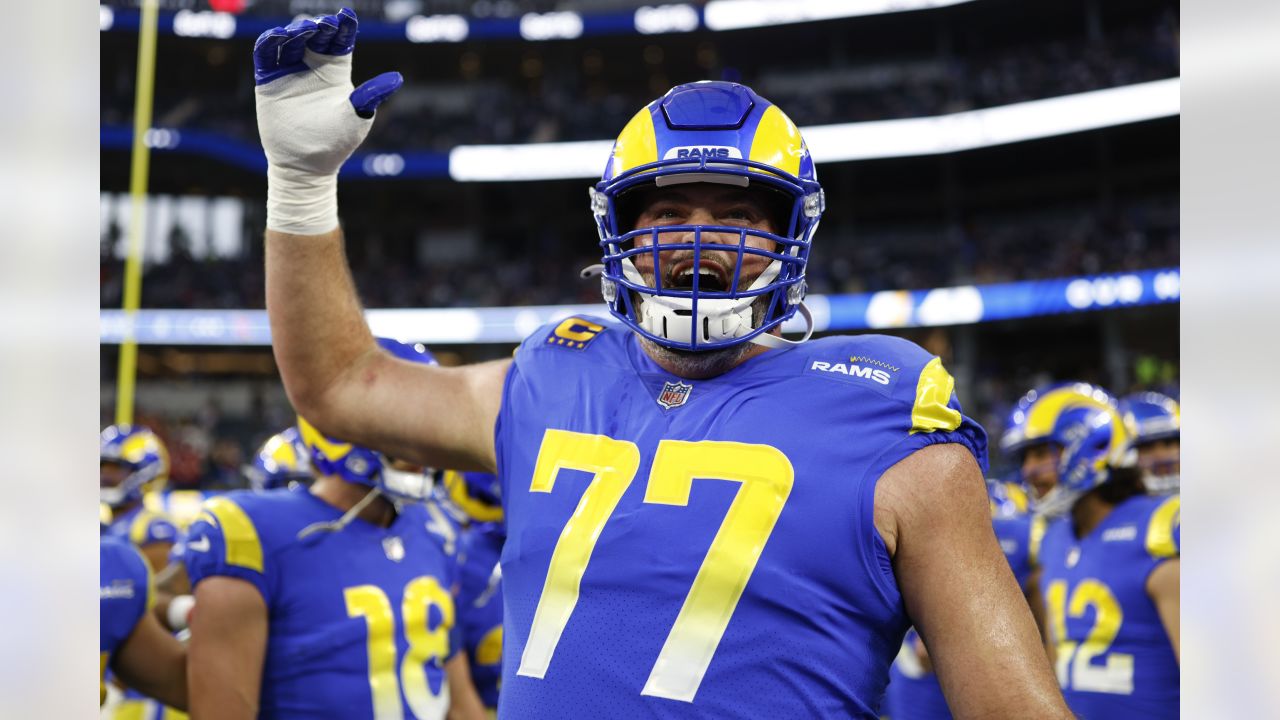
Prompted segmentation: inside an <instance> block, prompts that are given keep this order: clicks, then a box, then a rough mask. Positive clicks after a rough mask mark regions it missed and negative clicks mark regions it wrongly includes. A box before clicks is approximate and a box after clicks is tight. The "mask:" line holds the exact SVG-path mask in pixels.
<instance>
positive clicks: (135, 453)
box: [99, 425, 177, 571]
mask: <svg viewBox="0 0 1280 720" xmlns="http://www.w3.org/2000/svg"><path fill="white" fill-rule="evenodd" d="M100 446H101V452H100V454H99V457H100V462H99V469H100V475H101V477H100V478H99V480H100V487H99V493H100V497H101V502H102V505H104V506H106V507H107V508H109V509H110V511H111V512H110V521H109V522H108V524H106V525H105V526H104V528H103V534H104V535H107V536H109V537H115V538H121V539H124V540H127V541H129V542H131V543H133V544H134V545H136V546H137V547H138V548H139V549H141V550H142V554H143V555H144V556H146V558H147V562H149V563H150V564H151V569H152V570H153V571H159V570H160V569H162V568H163V567H164V566H165V565H166V564H168V562H169V551H170V549H171V548H172V547H173V543H174V541H175V539H176V537H177V528H176V527H175V526H174V524H173V522H172V521H171V520H170V519H169V518H168V517H167V516H166V515H165V514H164V513H163V512H160V511H158V510H157V509H155V508H152V507H147V504H146V503H145V502H144V496H146V495H147V494H149V493H154V492H157V491H159V490H161V489H162V488H163V487H164V484H165V481H166V480H167V479H168V477H169V452H168V450H166V449H165V446H164V442H163V441H162V440H160V437H159V436H158V435H156V434H155V433H154V432H152V431H151V430H149V429H147V428H145V427H142V426H139V425H112V426H110V427H108V428H107V429H105V430H103V431H102V437H101V443H100Z"/></svg>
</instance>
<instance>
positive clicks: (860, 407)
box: [255, 11, 1067, 718]
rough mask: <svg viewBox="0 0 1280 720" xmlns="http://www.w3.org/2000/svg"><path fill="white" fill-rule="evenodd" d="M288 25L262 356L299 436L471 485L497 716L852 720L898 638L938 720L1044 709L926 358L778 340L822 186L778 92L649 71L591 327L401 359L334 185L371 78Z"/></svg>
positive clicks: (884, 344)
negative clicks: (494, 592)
mask: <svg viewBox="0 0 1280 720" xmlns="http://www.w3.org/2000/svg"><path fill="white" fill-rule="evenodd" d="M338 22H340V23H343V22H353V16H352V15H351V14H349V12H348V11H343V12H342V13H341V14H340V17H339V20H338ZM318 32H319V31H318V30H316V28H315V24H314V23H313V24H312V25H310V26H308V25H307V24H306V23H298V24H295V25H294V26H292V27H291V28H282V29H280V30H279V31H278V41H273V40H272V39H271V36H270V34H268V36H265V38H266V39H264V40H263V41H261V45H260V47H259V51H258V52H256V53H255V61H256V68H257V71H258V76H259V82H260V84H259V86H258V91H257V99H258V124H259V129H260V132H261V137H262V141H263V147H264V149H265V151H266V154H267V157H268V160H269V163H270V170H269V172H268V177H269V181H268V190H267V308H268V312H269V314H270V318H271V331H272V338H273V340H274V350H275V353H276V358H277V360H278V361H279V365H280V369H281V374H282V376H283V379H284V382H285V387H286V389H287V390H288V392H289V395H290V397H291V399H292V400H293V402H294V405H295V407H297V408H298V409H299V411H300V412H301V413H302V414H303V415H305V416H306V417H307V418H309V419H312V420H314V421H315V422H316V426H317V427H320V428H323V429H324V430H325V432H328V433H331V434H335V435H338V436H340V437H350V438H352V439H353V440H354V441H356V442H359V443H361V444H364V445H367V446H369V447H374V448H378V449H380V450H382V451H384V452H387V453H390V454H392V455H394V456H396V457H405V458H410V459H413V460H415V461H417V462H422V463H426V464H430V465H434V466H437V467H451V468H457V469H459V470H478V471H487V472H497V473H498V474H499V482H500V488H501V492H500V493H499V494H500V495H501V498H502V502H503V505H504V513H505V518H506V530H507V540H506V543H505V544H504V545H503V550H502V556H501V573H502V583H503V602H504V604H505V614H504V622H503V652H502V657H503V663H502V666H503V667H502V690H501V695H500V698H499V707H498V713H499V715H500V716H502V717H506V718H535V717H546V718H605V717H611V718H616V717H625V718H632V717H673V718H685V717H698V718H792V717H824V718H825V717H857V718H874V717H877V711H878V707H879V704H880V699H881V697H882V696H883V694H884V687H885V683H886V681H887V677H888V668H889V663H890V661H891V660H892V659H893V657H894V655H895V654H896V653H897V651H898V647H899V644H900V642H901V640H902V636H903V633H904V632H905V630H906V628H907V626H908V625H909V624H914V625H915V626H916V627H917V628H919V630H920V633H921V635H922V636H924V637H925V639H926V641H927V642H928V644H929V647H930V650H931V651H932V652H933V654H934V656H935V659H934V664H935V666H936V667H937V669H938V676H939V679H940V681H941V683H942V687H943V690H944V691H945V692H946V693H947V699H948V702H949V703H951V705H952V707H953V708H954V709H955V711H956V714H957V715H958V716H960V717H1035V718H1061V717H1066V716H1067V710H1066V706H1065V705H1064V704H1063V702H1062V698H1061V695H1060V693H1059V691H1058V689H1057V687H1056V686H1055V685H1054V683H1053V676H1052V671H1051V668H1050V667H1049V664H1048V662H1047V660H1046V659H1045V657H1044V654H1043V652H1042V650H1041V646H1040V644H1039V641H1038V638H1037V635H1036V630H1035V624H1034V621H1033V619H1032V616H1031V612H1030V610H1029V609H1028V607H1027V605H1026V603H1025V602H1024V601H1023V599H1022V596H1021V593H1020V592H1019V590H1018V587H1017V583H1016V582H1015V581H1014V579H1013V576H1012V574H1011V573H1010V572H1009V570H1008V567H1007V563H1006V562H1005V560H1004V556H1003V554H1002V553H1001V552H1000V548H999V546H998V545H997V543H996V539H995V537H994V535H993V533H992V531H991V522H990V516H989V510H988V505H987V494H986V490H985V484H984V482H983V477H982V471H981V469H980V468H981V463H982V462H985V459H986V435H985V433H984V432H983V431H982V428H980V427H979V426H978V425H977V424H975V423H974V422H973V421H972V420H969V419H968V418H966V417H964V416H963V415H962V413H961V411H960V408H959V403H958V402H957V400H956V396H955V394H954V392H953V381H952V378H951V376H950V375H949V374H948V373H947V371H946V370H945V369H944V368H943V366H942V364H941V362H940V360H939V359H938V358H935V357H932V356H930V355H929V354H928V353H926V352H925V351H924V350H922V349H921V348H919V347H917V346H915V345H913V344H911V343H909V342H906V341H904V340H900V339H897V338H890V337H880V336H867V337H833V338H825V339H822V340H817V341H814V342H808V343H796V342H791V341H787V340H784V339H783V338H782V337H781V333H780V327H781V325H782V323H783V322H785V321H786V320H788V319H790V318H791V317H792V316H794V315H796V314H797V313H798V314H800V315H801V316H802V317H804V318H805V319H806V320H808V313H807V311H805V310H803V304H802V301H803V298H804V290H805V284H804V283H805V268H806V266H807V264H808V262H809V249H810V245H811V243H812V241H813V237H814V232H815V230H816V229H817V226H818V220H819V218H820V217H821V215H822V213H823V212H824V209H825V200H824V196H823V192H822V188H821V186H820V185H819V184H818V181H817V175H816V173H815V171H814V166H813V161H812V158H811V157H810V156H809V152H808V149H807V147H806V146H805V144H804V141H803V140H802V139H801V137H800V133H799V131H798V130H797V128H796V126H795V125H794V124H793V123H792V122H791V120H789V119H788V118H787V116H786V115H785V114H784V113H783V112H782V111H781V110H780V109H779V108H777V107H776V106H774V105H773V104H772V103H770V102H769V101H768V100H766V99H764V98H762V97H760V96H759V95H757V94H756V93H755V92H753V91H752V90H751V89H750V88H747V87H744V86H742V85H737V84H734V83H727V82H700V83H692V84H688V85H681V86H677V87H675V88H673V89H672V90H671V91H670V92H668V93H667V94H666V95H665V96H663V97H662V98H659V99H658V100H655V101H654V102H652V103H650V104H649V105H648V106H646V107H644V108H642V109H640V111H639V112H638V113H637V114H636V115H635V117H634V118H633V119H632V120H631V121H630V122H629V123H628V125H627V126H626V128H624V129H623V131H622V133H621V135H619V137H618V140H617V142H616V143H615V145H614V148H613V152H612V153H611V154H610V157H608V158H601V160H602V164H604V162H605V161H606V160H607V165H606V167H607V170H606V171H605V174H604V177H603V178H602V179H601V181H600V182H599V183H597V184H596V185H595V186H594V187H593V188H591V206H590V207H591V215H590V217H591V218H592V219H593V220H594V222H595V225H596V229H597V231H598V232H597V235H598V237H597V241H598V245H597V246H598V247H599V248H600V249H601V251H602V258H601V260H602V262H601V265H600V266H598V267H595V268H592V269H591V274H596V275H599V277H600V279H601V283H602V290H603V292H604V298H605V300H606V302H607V303H608V304H609V310H610V312H611V313H612V314H613V316H614V318H615V319H616V320H617V321H618V322H620V323H621V324H622V326H619V325H614V324H612V323H610V322H606V321H604V320H602V319H593V318H585V317H578V318H570V319H568V320H565V321H564V322H559V323H554V324H552V325H549V326H547V327H544V328H542V329H541V330H538V331H536V332H534V333H533V334H532V335H531V336H529V338H528V339H527V340H526V341H525V342H524V344H523V345H521V347H520V348H519V350H518V351H517V352H516V354H515V357H514V359H512V360H501V361H495V362H490V363H485V364H481V365H473V366H467V367H461V368H440V367H427V366H422V365H413V364H408V363H403V362H399V361H397V360H395V359H394V358H392V357H391V356H389V355H388V354H386V353H383V352H379V351H378V350H377V348H376V347H375V346H374V343H373V340H372V338H371V336H370V334H369V331H368V328H367V327H366V325H365V322H364V318H363V316H362V314H361V312H360V308H359V302H358V300H357V298H356V294H355V292H354V289H353V288H352V286H351V281H350V275H349V272H348V271H347V268H346V265H345V257H344V254H343V238H342V233H341V231H340V229H339V227H338V221H337V217H338V215H337V200H336V192H335V188H336V182H337V170H338V168H339V167H340V166H341V164H342V161H343V160H345V158H346V156H347V155H348V154H350V153H351V152H352V151H353V150H354V148H355V147H356V146H357V145H358V144H359V143H360V140H361V139H362V137H363V135H364V133H365V132H366V131H367V129H368V122H369V121H368V120H365V119H363V118H367V117H369V116H371V115H372V108H373V106H376V104H377V102H378V101H379V100H380V99H382V98H384V97H385V96H386V95H387V94H389V93H390V90H391V89H392V88H393V86H394V85H395V84H396V82H395V81H394V80H391V79H387V76H386V75H383V76H379V77H378V78H375V79H374V80H372V81H370V82H368V83H366V84H364V85H361V86H360V87H359V88H355V89H354V90H353V88H352V85H351V82H350V54H349V52H348V51H349V50H350V47H347V46H344V47H342V48H341V51H342V55H341V56H340V57H339V56H338V55H336V54H334V53H333V52H332V48H330V47H329V46H328V45H326V44H321V45H319V46H318V48H316V47H311V45H310V44H309V43H311V39H312V38H314V37H316V36H317V34H318ZM272 42H275V44H274V45H272V44H271V43H272ZM499 210H500V209H499V208H494V209H492V211H499ZM406 211H409V209H407V208H406ZM584 219H585V218H584ZM357 242H358V240H357ZM565 242H566V243H572V242H575V240H574V239H572V238H566V239H565ZM587 242H590V241H587ZM566 270H569V269H567V268H566Z"/></svg>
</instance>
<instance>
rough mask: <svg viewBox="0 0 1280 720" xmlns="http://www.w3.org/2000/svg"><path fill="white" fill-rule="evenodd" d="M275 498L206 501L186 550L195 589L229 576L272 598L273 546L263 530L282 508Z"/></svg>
mask: <svg viewBox="0 0 1280 720" xmlns="http://www.w3.org/2000/svg"><path fill="white" fill-rule="evenodd" d="M284 492H286V493H287V492H288V491H287V490H286V491H284ZM272 495H276V493H275V492H271V493H251V492H247V491H238V492H233V493H228V494H226V495H220V496H217V497H213V498H209V499H208V500H206V501H205V503H204V506H203V509H202V510H201V511H200V514H199V516H197V517H196V520H195V522H193V523H192V524H191V527H190V528H189V529H188V531H187V538H186V542H185V548H184V551H183V560H184V562H185V563H186V565H187V573H188V574H189V575H190V576H191V584H192V586H195V585H196V584H197V583H198V582H199V581H200V580H202V579H203V578H205V577H208V576H211V575H227V576H230V577H236V578H240V579H242V580H246V581H248V582H250V583H252V584H253V585H254V586H255V587H257V588H258V590H259V592H261V593H262V595H263V597H264V598H269V591H268V586H267V582H266V577H267V559H268V557H269V555H270V546H269V544H268V543H265V542H264V539H263V538H264V533H263V530H264V529H265V528H264V526H265V525H266V524H267V523H270V522H271V519H272V516H273V513H272V512H271V511H272V510H273V509H277V510H278V509H279V508H275V507H273V506H278V505H280V504H281V502H280V501H281V499H280V498H276V497H270V496H272ZM279 517H280V516H279V514H276V518H279ZM264 520H265V521H266V522H264ZM275 535H276V534H275V533H271V534H270V536H271V537H274V536H275Z"/></svg>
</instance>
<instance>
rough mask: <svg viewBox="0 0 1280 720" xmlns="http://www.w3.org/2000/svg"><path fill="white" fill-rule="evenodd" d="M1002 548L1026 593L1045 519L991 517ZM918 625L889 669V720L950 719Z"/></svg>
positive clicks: (908, 634)
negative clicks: (922, 656)
mask: <svg viewBox="0 0 1280 720" xmlns="http://www.w3.org/2000/svg"><path fill="white" fill-rule="evenodd" d="M991 525H992V528H993V529H994V530H995V533H996V540H997V541H998V542H999V543H1000V550H1001V551H1002V552H1003V553H1004V557H1005V559H1006V560H1008V561H1009V568H1010V569H1011V570H1013V577H1014V578H1015V579H1016V580H1017V581H1018V587H1020V588H1022V590H1023V592H1026V590H1027V582H1028V580H1029V579H1030V578H1031V571H1032V570H1033V569H1034V568H1035V566H1036V562H1037V554H1038V552H1039V543H1040V539H1041V537H1042V535H1043V532H1044V527H1045V526H1044V522H1043V520H1042V519H1040V518H1034V517H1032V516H1029V515H1014V516H1009V517H997V518H992V519H991ZM918 637H919V635H917V634H916V631H915V628H912V629H911V630H910V631H908V632H907V637H906V639H905V640H903V642H902V649H901V650H899V651H898V657H897V658H896V659H895V660H894V662H893V668H892V669H891V670H890V671H889V689H888V691H887V693H886V694H885V711H886V714H887V715H888V716H889V718H890V720H950V718H951V711H950V709H949V708H948V707H947V700H946V698H945V697H943V695H942V685H940V684H939V683H938V676H937V675H935V674H934V673H933V672H932V671H931V670H926V669H925V668H924V667H923V666H922V665H921V663H920V660H919V659H918V658H917V657H916V654H915V651H914V649H913V648H912V645H913V643H915V641H916V638H918Z"/></svg>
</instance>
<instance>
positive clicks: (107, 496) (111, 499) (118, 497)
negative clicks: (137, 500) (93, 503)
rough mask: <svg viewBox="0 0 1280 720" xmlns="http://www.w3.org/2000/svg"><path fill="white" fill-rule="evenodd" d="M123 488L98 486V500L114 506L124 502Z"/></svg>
mask: <svg viewBox="0 0 1280 720" xmlns="http://www.w3.org/2000/svg"><path fill="white" fill-rule="evenodd" d="M124 494H125V489H124V488H122V487H119V486H117V487H100V488H98V500H99V501H100V502H102V503H103V504H105V505H108V506H110V507H115V506H117V505H119V504H120V503H122V502H124Z"/></svg>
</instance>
